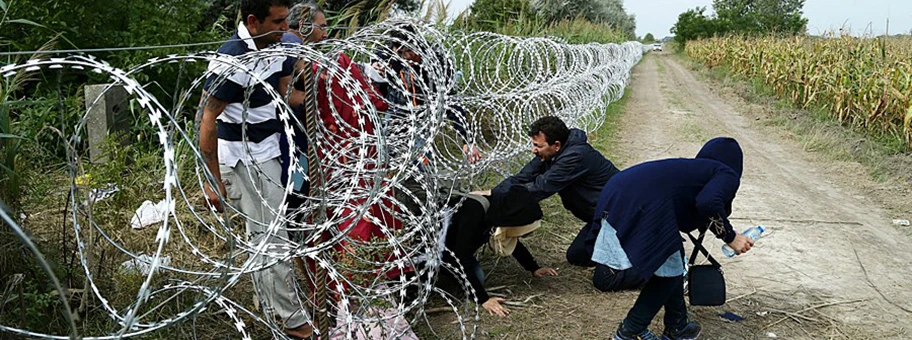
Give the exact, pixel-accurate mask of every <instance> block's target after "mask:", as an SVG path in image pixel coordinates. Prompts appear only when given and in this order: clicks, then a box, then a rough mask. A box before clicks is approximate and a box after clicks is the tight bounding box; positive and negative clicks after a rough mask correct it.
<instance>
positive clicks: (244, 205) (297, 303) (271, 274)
mask: <svg viewBox="0 0 912 340" xmlns="http://www.w3.org/2000/svg"><path fill="white" fill-rule="evenodd" d="M219 168H220V170H221V172H222V180H223V181H224V182H225V189H226V191H227V194H228V200H229V201H230V202H231V203H232V204H233V207H234V209H238V210H240V212H241V213H243V214H244V215H246V220H247V223H246V224H247V240H248V241H249V242H250V244H251V245H252V246H254V247H256V246H257V245H258V244H260V243H261V242H263V241H264V239H265V240H266V242H268V243H269V244H268V246H267V248H266V250H265V252H268V253H274V254H278V253H283V252H285V251H286V250H285V249H288V247H287V243H288V242H287V241H286V240H288V231H287V230H286V229H285V224H284V222H283V223H282V224H281V225H279V227H278V229H277V230H276V232H275V233H273V234H272V235H270V234H269V233H268V232H267V231H268V228H269V226H270V224H273V223H275V220H276V216H277V214H279V213H280V211H279V210H278V209H279V204H281V203H282V199H283V198H284V197H285V191H284V190H283V188H282V187H281V181H280V180H281V171H282V166H281V164H280V163H279V159H278V158H273V159H271V160H268V161H266V162H263V163H260V164H257V165H250V166H247V165H245V164H244V163H243V162H240V161H239V162H238V163H237V164H234V165H233V166H226V165H224V164H221V165H219ZM238 203H240V206H238V205H237V204H238ZM261 254H262V252H261ZM270 259H271V258H270V256H269V255H258V256H256V257H255V258H254V261H253V262H254V265H255V266H262V264H264V263H268V262H272V261H270ZM252 275H253V284H254V288H255V289H256V291H257V294H259V297H260V300H261V301H262V306H263V309H264V311H265V312H266V314H267V315H272V316H273V318H274V319H281V320H282V323H283V325H284V327H285V328H298V327H301V326H303V325H304V324H306V323H307V322H308V321H309V320H310V316H309V315H308V314H307V311H306V310H305V309H304V305H303V304H302V303H301V300H300V299H299V297H298V294H297V290H296V287H297V283H296V282H295V275H294V269H293V267H292V264H291V260H283V261H279V262H278V263H275V264H273V265H271V266H269V267H267V268H264V269H261V270H259V271H256V272H254V273H253V274H252Z"/></svg>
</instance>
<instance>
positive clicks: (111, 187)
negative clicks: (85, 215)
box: [82, 183, 120, 206]
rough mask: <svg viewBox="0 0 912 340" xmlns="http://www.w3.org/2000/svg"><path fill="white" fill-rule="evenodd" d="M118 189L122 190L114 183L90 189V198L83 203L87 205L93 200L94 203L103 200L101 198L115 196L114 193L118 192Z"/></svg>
mask: <svg viewBox="0 0 912 340" xmlns="http://www.w3.org/2000/svg"><path fill="white" fill-rule="evenodd" d="M118 191H120V187H118V186H117V184H114V183H108V184H106V185H105V187H104V188H97V189H92V190H91V191H89V198H88V199H86V200H83V201H82V205H85V206H87V205H89V202H92V203H98V202H101V200H103V199H105V198H108V197H111V196H114V194H116V193H117V192H118Z"/></svg>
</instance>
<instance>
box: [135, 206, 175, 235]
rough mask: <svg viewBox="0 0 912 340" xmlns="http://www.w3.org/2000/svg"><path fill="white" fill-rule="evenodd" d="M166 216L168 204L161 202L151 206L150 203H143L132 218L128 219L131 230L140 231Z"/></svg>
mask: <svg viewBox="0 0 912 340" xmlns="http://www.w3.org/2000/svg"><path fill="white" fill-rule="evenodd" d="M167 216H168V202H165V201H161V202H158V204H153V203H152V201H145V202H143V203H142V205H140V206H139V208H138V209H136V213H135V214H133V218H132V219H130V226H131V227H133V229H136V230H141V229H145V228H146V227H148V226H150V225H153V224H156V223H159V222H161V221H164V220H165V217H167Z"/></svg>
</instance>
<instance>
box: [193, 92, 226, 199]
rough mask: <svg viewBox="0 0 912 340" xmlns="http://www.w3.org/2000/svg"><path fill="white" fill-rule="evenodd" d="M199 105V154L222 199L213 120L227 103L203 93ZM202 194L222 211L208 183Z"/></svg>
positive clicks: (216, 138)
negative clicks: (201, 111) (201, 106)
mask: <svg viewBox="0 0 912 340" xmlns="http://www.w3.org/2000/svg"><path fill="white" fill-rule="evenodd" d="M201 104H203V117H202V118H201V119H200V132H199V133H200V141H199V148H200V153H201V154H202V156H203V161H204V162H205V163H206V168H208V169H209V172H210V173H212V176H214V177H215V182H216V183H217V184H218V188H219V192H220V193H221V196H222V197H224V196H225V195H226V191H225V185H224V184H223V183H222V172H221V170H219V159H218V132H217V130H216V125H215V119H216V118H218V116H219V115H221V114H222V112H223V111H225V107H226V106H228V102H227V101H224V100H221V99H218V98H216V97H214V96H211V95H209V93H208V92H206V91H203V96H202V103H201ZM203 193H204V194H205V195H206V197H205V198H206V200H207V201H208V202H209V204H210V205H212V206H213V207H215V208H216V210H218V211H222V205H221V204H220V201H221V200H220V198H219V195H218V194H216V192H215V191H214V190H212V187H211V185H210V183H209V182H208V181H206V185H205V189H204V192H203Z"/></svg>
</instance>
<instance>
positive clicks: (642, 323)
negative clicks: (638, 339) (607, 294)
mask: <svg viewBox="0 0 912 340" xmlns="http://www.w3.org/2000/svg"><path fill="white" fill-rule="evenodd" d="M662 307H665V320H664V322H665V328H666V329H682V328H684V327H685V326H686V325H687V305H685V304H684V276H676V277H659V276H655V275H653V276H652V277H651V278H650V279H649V281H647V282H646V285H645V286H643V290H642V291H640V296H639V297H637V300H636V302H635V303H634V304H633V308H631V309H630V311H629V312H627V318H625V319H624V328H626V329H627V331H629V332H632V333H639V332H642V331H644V330H646V328H647V327H649V323H651V322H652V319H653V318H655V316H656V314H658V313H659V310H660V309H662Z"/></svg>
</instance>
